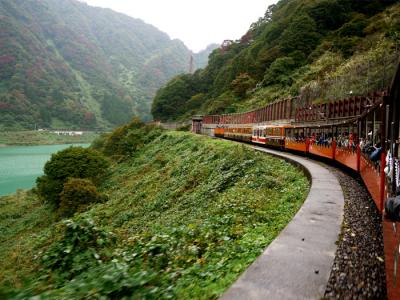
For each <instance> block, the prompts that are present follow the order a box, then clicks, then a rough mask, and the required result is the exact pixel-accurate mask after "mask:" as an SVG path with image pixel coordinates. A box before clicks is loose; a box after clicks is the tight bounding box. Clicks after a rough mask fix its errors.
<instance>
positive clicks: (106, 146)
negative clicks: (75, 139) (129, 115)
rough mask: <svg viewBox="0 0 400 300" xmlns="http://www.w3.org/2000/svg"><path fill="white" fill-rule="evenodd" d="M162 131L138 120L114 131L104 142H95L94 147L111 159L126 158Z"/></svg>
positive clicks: (135, 119)
mask: <svg viewBox="0 0 400 300" xmlns="http://www.w3.org/2000/svg"><path fill="white" fill-rule="evenodd" d="M161 132H162V129H161V128H159V127H156V126H152V125H146V124H144V123H143V122H141V121H140V120H139V119H138V118H134V119H133V120H132V121H131V122H130V123H128V124H126V125H124V126H121V127H119V128H117V129H115V130H114V131H113V132H112V133H111V134H110V135H109V136H106V137H104V141H103V142H100V141H97V142H96V147H99V146H101V151H102V152H103V153H104V154H105V155H107V156H112V157H114V158H115V157H122V158H123V157H127V156H129V155H132V154H133V153H135V152H136V151H137V150H139V149H140V148H141V147H143V145H145V144H147V143H149V142H151V141H152V140H154V139H155V138H156V137H158V136H159V135H160V134H161Z"/></svg>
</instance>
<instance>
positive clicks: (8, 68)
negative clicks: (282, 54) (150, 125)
mask: <svg viewBox="0 0 400 300" xmlns="http://www.w3.org/2000/svg"><path fill="white" fill-rule="evenodd" d="M191 54H192V53H191V51H190V50H188V49H187V48H186V46H185V45H184V44H183V43H182V42H181V41H179V40H171V39H170V38H169V37H168V36H167V35H166V34H165V33H163V32H161V31H159V30H158V29H157V28H155V27H153V26H151V25H148V24H146V23H144V22H143V21H141V20H139V19H134V18H130V17H128V16H125V15H123V14H120V13H116V12H113V11H111V10H109V9H102V8H94V7H90V6H88V5H86V4H85V3H82V2H78V1H75V0H1V1H0V128H32V127H33V126H35V124H36V126H41V127H49V126H52V127H63V126H68V127H70V126H76V127H98V126H101V127H110V126H114V125H116V124H121V123H124V122H126V121H128V120H129V119H131V118H132V116H133V115H136V116H139V117H141V118H142V119H145V120H146V119H149V118H150V102H151V100H152V98H153V96H154V94H155V92H156V91H157V89H158V88H159V87H160V86H161V85H162V84H164V83H165V82H166V81H168V80H169V79H170V78H172V77H173V76H175V75H177V74H179V73H182V72H187V71H188V70H189V62H190V55H191ZM200 56H201V54H200ZM202 64H203V65H201V63H197V62H195V65H197V66H199V67H201V66H204V61H203V62H202Z"/></svg>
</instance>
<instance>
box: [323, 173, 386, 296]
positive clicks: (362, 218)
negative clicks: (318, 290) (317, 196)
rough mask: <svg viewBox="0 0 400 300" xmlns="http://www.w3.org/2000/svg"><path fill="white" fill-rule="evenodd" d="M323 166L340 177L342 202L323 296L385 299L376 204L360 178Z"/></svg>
mask: <svg viewBox="0 0 400 300" xmlns="http://www.w3.org/2000/svg"><path fill="white" fill-rule="evenodd" d="M325 166H326V165H325ZM326 167H328V168H329V169H330V170H331V171H332V172H333V173H334V174H335V175H336V176H337V178H338V179H339V182H340V185H341V186H342V189H343V193H344V197H345V205H344V219H343V225H342V233H341V235H340V238H339V242H338V249H337V253H336V257H335V261H334V264H333V267H332V272H331V276H330V278H329V282H328V285H327V288H326V291H325V299H386V298H387V296H386V278H385V264H384V255H383V237H382V226H381V221H380V216H379V213H378V211H377V209H376V207H375V204H374V202H373V200H372V199H371V197H370V195H369V194H368V191H367V190H366V188H365V186H364V185H363V183H362V182H361V180H360V179H355V178H353V177H351V176H350V175H348V174H346V173H344V172H343V171H341V170H339V169H336V168H333V167H329V166H326Z"/></svg>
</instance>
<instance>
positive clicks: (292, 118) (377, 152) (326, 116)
mask: <svg viewBox="0 0 400 300" xmlns="http://www.w3.org/2000/svg"><path fill="white" fill-rule="evenodd" d="M295 101H296V99H285V100H282V101H279V102H276V103H273V104H270V105H268V106H266V107H263V108H261V109H258V110H256V111H251V112H247V113H238V114H229V115H213V116H204V117H202V118H198V117H196V118H193V127H192V129H193V131H194V132H197V133H203V134H208V135H214V136H216V137H220V138H226V139H231V140H237V141H244V142H248V143H254V144H258V145H260V144H261V145H265V146H269V147H274V148H278V149H281V150H283V151H294V152H299V153H303V154H307V155H310V156H311V157H312V156H317V157H324V158H325V159H330V160H335V161H337V162H338V163H340V164H342V165H344V166H346V167H348V168H351V169H352V170H354V171H355V172H358V173H359V174H360V176H361V178H362V180H363V181H364V183H365V186H366V187H367V189H368V191H369V192H370V194H371V197H372V198H373V200H374V202H375V204H376V207H377V208H378V210H379V212H380V213H382V214H383V209H384V203H385V200H386V199H387V198H388V197H392V196H395V195H396V194H400V150H399V145H400V120H399V119H400V67H399V68H398V70H397V73H396V75H395V78H394V80H393V83H392V86H391V87H390V88H389V89H387V90H386V91H380V92H377V93H374V94H371V95H368V96H367V97H358V98H357V97H352V98H351V99H343V100H341V101H336V102H335V103H328V104H324V105H311V106H306V107H300V108H296V107H295ZM382 225H383V236H384V251H385V265H386V278H387V292H388V298H389V299H400V274H397V272H398V271H397V270H399V272H400V223H399V222H395V221H392V220H388V219H386V218H384V217H382Z"/></svg>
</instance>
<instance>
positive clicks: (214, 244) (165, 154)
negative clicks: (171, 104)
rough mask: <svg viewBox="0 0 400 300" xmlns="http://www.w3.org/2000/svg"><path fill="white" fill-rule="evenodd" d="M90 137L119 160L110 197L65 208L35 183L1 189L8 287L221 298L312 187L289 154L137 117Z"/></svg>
mask: <svg viewBox="0 0 400 300" xmlns="http://www.w3.org/2000/svg"><path fill="white" fill-rule="evenodd" d="M93 148H95V149H96V150H97V151H100V152H102V153H103V154H104V155H105V156H107V157H108V159H109V160H110V161H111V162H112V163H111V166H110V167H109V168H108V171H107V174H106V175H104V176H103V181H102V182H101V183H100V184H99V185H98V186H97V190H98V192H99V193H102V194H103V195H106V197H107V199H108V200H107V201H103V202H101V203H93V204H91V205H90V206H89V207H87V208H85V209H84V210H82V211H78V212H77V213H76V214H75V215H74V216H72V217H71V218H70V219H66V218H62V216H60V215H59V214H58V213H57V212H56V211H55V210H54V207H52V206H51V205H50V204H49V203H47V202H46V201H42V200H39V197H37V196H36V195H35V193H34V192H32V191H30V192H19V193H17V194H15V195H11V196H6V197H1V198H0V231H1V232H2V234H1V236H0V270H2V271H1V272H0V287H1V288H0V291H1V292H0V298H1V297H3V298H4V297H5V298H8V297H9V298H14V299H25V298H28V297H32V296H34V295H37V296H40V297H41V298H40V299H83V298H88V299H121V298H124V297H125V299H171V298H176V299H190V298H195V299H215V298H217V297H218V296H220V295H221V294H222V293H223V292H224V291H225V290H226V289H227V288H228V287H229V286H230V284H232V283H233V281H234V280H235V279H236V278H237V277H238V276H239V275H240V273H241V272H243V271H244V270H245V269H246V267H247V266H248V265H249V264H250V263H251V262H252V261H254V259H255V258H256V257H257V256H258V255H259V254H260V253H261V251H262V250H263V249H264V248H265V247H266V246H267V245H268V244H269V243H270V242H271V241H272V240H273V239H274V238H275V237H276V236H277V234H279V232H280V231H281V230H282V229H283V228H284V226H285V225H286V224H287V223H288V222H289V221H290V220H291V219H292V217H293V216H294V214H295V213H296V212H297V210H298V209H299V207H300V206H301V204H302V202H303V201H304V199H305V197H306V195H307V192H308V188H309V183H308V180H307V179H306V177H305V176H304V174H303V173H302V171H301V170H299V169H297V168H296V167H294V166H292V165H290V164H288V163H287V162H285V161H282V160H279V159H276V158H273V157H270V156H268V155H264V154H261V153H256V152H254V150H251V149H249V148H248V147H246V146H243V145H239V144H234V143H231V142H228V141H220V140H214V139H210V138H208V137H204V136H196V135H193V134H191V133H186V132H168V131H162V130H161V129H159V128H154V127H149V126H145V125H143V124H141V123H140V122H138V121H133V122H131V123H130V124H128V125H126V126H123V127H121V128H119V129H118V130H116V131H114V132H113V133H112V134H108V135H104V136H103V137H101V138H100V139H98V140H97V141H96V142H95V143H94V144H93ZM88 180H89V179H84V181H85V182H86V181H88ZM79 184H82V179H79V180H77V183H74V182H73V181H72V182H71V180H69V181H68V182H67V183H66V184H65V185H64V187H66V186H67V185H68V189H71V188H74V187H77V186H78V185H79ZM84 185H86V183H85V184H84ZM75 194H76V191H75V190H73V192H72V193H70V198H69V201H70V202H71V201H73V197H74V195H75ZM71 197H72V198H71ZM71 199H72V200H71Z"/></svg>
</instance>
